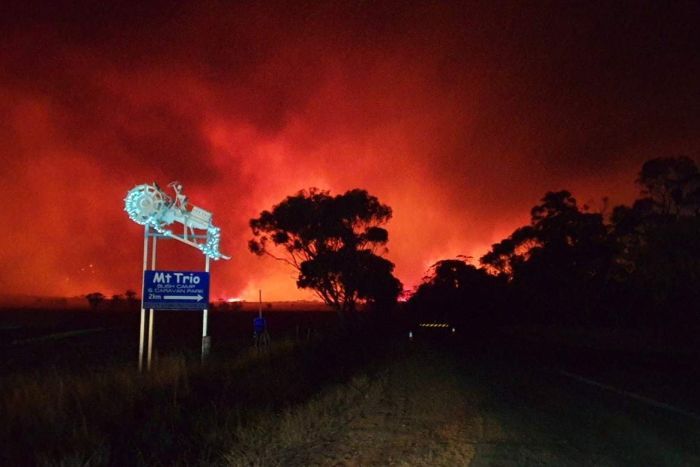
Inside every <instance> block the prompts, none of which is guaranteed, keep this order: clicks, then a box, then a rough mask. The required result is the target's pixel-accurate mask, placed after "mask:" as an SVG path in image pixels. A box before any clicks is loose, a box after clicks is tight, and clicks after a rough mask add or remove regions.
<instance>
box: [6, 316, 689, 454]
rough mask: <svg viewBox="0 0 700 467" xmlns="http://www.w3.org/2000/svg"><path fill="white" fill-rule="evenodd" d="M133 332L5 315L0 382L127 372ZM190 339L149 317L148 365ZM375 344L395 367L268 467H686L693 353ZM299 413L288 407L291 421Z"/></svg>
mask: <svg viewBox="0 0 700 467" xmlns="http://www.w3.org/2000/svg"><path fill="white" fill-rule="evenodd" d="M253 317H254V313H247V312H246V313H244V312H235V311H228V312H220V313H211V314H210V326H209V329H210V334H211V335H212V336H213V337H212V339H213V347H212V352H213V353H215V352H217V350H224V349H225V350H227V351H228V350H234V351H235V349H242V348H244V347H247V346H250V332H251V323H252V319H253ZM267 317H268V321H269V325H270V328H271V329H270V330H271V334H272V336H273V339H282V338H283V337H284V336H289V337H295V338H297V336H298V337H299V338H300V339H304V338H305V336H306V334H307V332H308V331H307V330H308V329H312V330H313V331H311V332H312V333H320V332H322V331H321V330H322V329H324V328H327V327H328V326H331V325H332V323H333V322H334V319H335V317H334V316H333V314H329V313H311V314H307V313H299V312H295V313H283V312H274V313H269V314H267ZM138 322H139V314H138V313H127V312H114V313H109V312H100V313H93V312H89V311H75V312H60V313H56V314H48V313H47V312H46V311H43V310H42V311H27V310H21V311H19V310H14V311H7V312H5V313H2V314H0V338H1V339H2V341H1V342H2V344H1V346H0V351H1V354H0V358H1V360H0V371H1V372H2V373H1V374H0V377H2V376H6V375H10V374H15V373H21V372H25V371H35V370H38V371H43V370H44V369H57V368H60V369H64V368H65V369H70V370H71V371H77V372H80V371H86V370H90V369H94V368H99V367H101V366H103V365H105V366H107V365H110V364H113V363H120V362H122V363H124V362H127V363H128V362H130V361H133V362H134V366H135V365H136V353H137V343H138ZM297 329H298V330H299V331H297ZM76 331H85V332H84V333H76ZM200 332H201V313H199V312H194V313H192V312H179V313H178V312H160V313H158V314H157V316H156V348H157V351H158V354H159V355H168V354H174V353H185V354H188V355H190V357H191V358H193V359H195V358H197V357H198V353H199V344H200V340H199V339H200V337H199V336H200ZM426 334H428V335H426ZM386 344H388V345H391V346H393V347H394V348H395V349H396V358H395V360H393V361H392V360H390V361H389V362H384V363H383V364H382V365H384V369H383V370H379V371H374V372H373V373H372V375H371V376H370V382H369V383H367V386H366V389H367V396H366V397H363V398H360V399H358V400H357V401H356V403H353V405H352V406H349V407H348V408H347V409H344V410H346V412H347V414H345V415H342V414H341V416H339V417H338V421H337V423H336V424H333V423H330V424H329V425H328V426H327V427H326V428H325V429H327V430H328V432H327V433H325V432H324V433H321V434H319V435H318V436H316V437H313V436H310V438H308V439H315V440H318V442H315V444H314V443H311V444H309V442H308V439H306V441H304V443H302V444H300V445H298V446H295V445H292V446H287V447H286V448H285V451H284V452H276V453H273V456H272V457H269V456H268V457H267V461H268V464H269V465H348V466H349V465H472V466H482V465H497V466H502V465H505V466H511V465H512V466H521V465H555V466H559V465H622V466H627V465H630V466H639V465H655V466H656V465H669V466H676V465H678V466H680V465H688V466H690V465H700V416H699V415H700V365H699V363H698V362H700V358H698V357H699V356H700V355H699V354H698V353H697V352H695V351H693V350H692V349H690V350H689V349H688V348H687V346H686V347H683V348H682V349H680V348H679V349H674V348H673V346H672V345H671V346H667V347H666V348H664V349H658V348H651V347H644V346H640V348H638V349H636V350H635V349H633V348H630V346H620V347H623V348H614V346H612V347H608V348H606V347H605V346H601V345H590V346H587V345H585V340H584V343H583V344H582V343H581V341H580V340H579V341H577V342H575V343H573V341H572V343H569V344H567V343H566V342H562V341H561V340H552V339H538V338H533V337H532V335H525V334H523V335H517V334H513V333H509V334H508V335H503V334H499V335H480V334H479V333H478V332H473V333H471V334H465V333H463V332H460V333H457V334H455V335H450V334H446V333H439V332H436V333H434V334H433V335H430V334H429V333H423V334H422V335H419V336H416V338H415V339H414V340H413V341H409V340H408V339H407V336H406V335H405V334H402V335H400V336H399V335H395V336H387V341H386ZM632 347H634V346H632ZM305 407H306V405H305V403H303V402H302V403H300V404H299V405H298V406H297V409H296V410H298V411H300V413H301V414H302V418H303V414H304V411H305V410H306V408H305ZM226 459H227V462H228V463H230V464H233V465H236V464H237V463H238V461H237V458H236V456H229V457H227V458H226ZM248 460H249V459H248Z"/></svg>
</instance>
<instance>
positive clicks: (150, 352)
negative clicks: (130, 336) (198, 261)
mask: <svg viewBox="0 0 700 467" xmlns="http://www.w3.org/2000/svg"><path fill="white" fill-rule="evenodd" d="M156 240H158V235H157V234H154V235H153V248H152V250H151V270H155V269H156ZM148 314H149V319H148V362H147V364H146V369H147V370H148V371H151V356H152V355H153V319H154V318H155V312H154V310H153V308H151V309H150V310H149V313H148Z"/></svg>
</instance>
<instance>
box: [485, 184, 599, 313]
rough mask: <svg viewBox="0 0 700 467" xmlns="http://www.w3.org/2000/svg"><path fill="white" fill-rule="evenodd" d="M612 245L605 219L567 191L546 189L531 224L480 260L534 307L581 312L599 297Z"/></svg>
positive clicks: (532, 215) (593, 304)
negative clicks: (588, 210)
mask: <svg viewBox="0 0 700 467" xmlns="http://www.w3.org/2000/svg"><path fill="white" fill-rule="evenodd" d="M611 258H612V247H611V244H610V241H609V237H608V232H607V228H606V226H605V224H604V223H603V217H602V215H601V214H598V213H589V212H585V211H582V210H581V209H579V207H578V204H577V202H576V199H575V198H574V197H573V196H572V195H571V193H569V192H568V191H559V192H548V193H547V194H546V195H545V196H544V198H542V200H541V203H540V204H538V205H537V206H535V207H533V208H532V210H531V221H530V225H528V226H524V227H521V228H518V229H516V230H515V231H514V232H513V234H512V235H511V236H510V237H509V238H507V239H505V240H502V241H501V242H499V243H497V244H495V245H493V246H492V248H491V251H489V252H488V253H487V254H485V255H484V256H483V257H482V258H481V260H480V261H481V264H482V265H483V266H484V267H485V268H487V270H489V271H490V272H492V273H495V274H500V275H503V276H504V277H507V278H508V279H509V280H510V281H511V282H512V284H513V286H514V287H516V288H517V289H519V291H520V292H521V295H522V296H523V297H525V298H526V299H527V301H528V302H530V303H531V305H532V307H533V309H538V310H540V311H541V312H542V313H543V314H545V315H547V316H551V312H552V311H555V310H567V311H571V310H573V309H576V310H577V312H578V313H581V312H583V311H584V310H586V309H592V308H594V307H595V306H596V304H597V302H598V301H599V300H600V293H601V290H602V288H603V287H604V283H605V281H606V279H607V276H608V273H609V268H610V262H611Z"/></svg>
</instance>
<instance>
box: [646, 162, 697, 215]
mask: <svg viewBox="0 0 700 467" xmlns="http://www.w3.org/2000/svg"><path fill="white" fill-rule="evenodd" d="M637 183H638V184H639V185H640V186H641V188H642V195H644V196H646V197H647V198H643V199H642V200H640V201H642V202H643V201H645V200H648V203H647V204H646V206H647V208H649V209H650V210H653V211H654V212H656V213H659V214H661V215H674V216H681V215H698V214H700V174H699V173H698V167H697V165H696V164H695V162H694V161H693V160H692V159H690V158H688V157H684V156H680V157H659V158H656V159H651V160H649V161H647V162H645V163H644V165H642V170H641V171H640V173H639V177H638V178H637ZM643 206H644V205H640V206H639V207H643Z"/></svg>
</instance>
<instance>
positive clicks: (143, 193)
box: [124, 182, 231, 260]
mask: <svg viewBox="0 0 700 467" xmlns="http://www.w3.org/2000/svg"><path fill="white" fill-rule="evenodd" d="M168 186H169V187H171V188H172V189H173V191H174V192H175V197H174V198H172V197H170V196H168V194H167V193H165V192H164V191H163V190H161V189H160V187H159V186H158V185H157V184H156V183H153V184H152V185H148V184H143V185H138V186H136V187H134V188H132V189H131V190H130V191H129V193H128V194H127V195H126V198H125V199H124V210H125V211H126V212H127V213H128V214H129V217H130V218H131V220H133V221H134V222H136V223H137V224H140V225H145V226H148V227H152V228H153V229H154V230H156V231H157V232H158V233H160V234H162V235H164V236H166V237H170V238H173V239H175V240H179V241H181V242H183V243H186V244H187V245H190V246H193V247H195V248H197V249H199V250H200V251H201V252H202V253H204V254H205V255H206V256H207V257H209V258H211V259H214V260H218V259H231V258H230V257H229V256H226V255H224V254H222V253H221V252H220V251H219V241H220V239H221V229H219V227H216V226H215V225H214V224H213V223H212V214H211V213H210V212H209V211H206V210H204V209H202V208H199V207H197V206H191V207H190V206H189V202H188V199H187V196H185V195H184V194H183V192H182V185H181V184H180V182H171V183H169V184H168ZM174 223H179V224H181V225H182V228H183V229H182V233H178V232H176V231H174V230H173V229H172V228H170V226H171V225H172V224H174ZM198 231H204V232H205V233H198ZM201 240H204V241H201Z"/></svg>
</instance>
